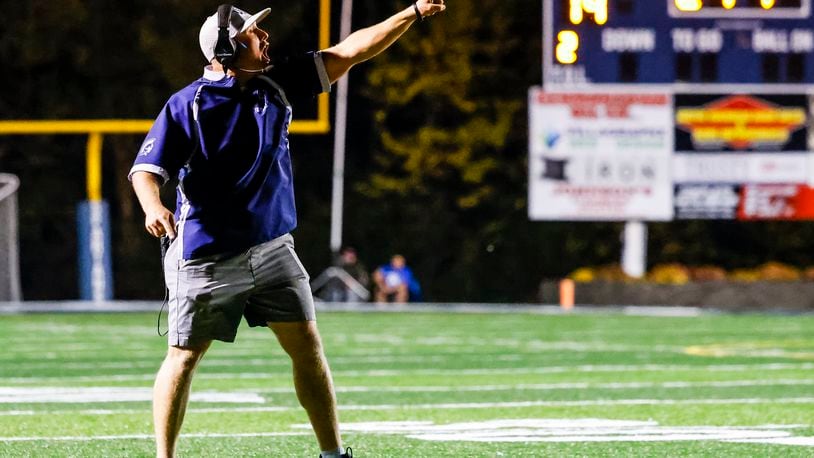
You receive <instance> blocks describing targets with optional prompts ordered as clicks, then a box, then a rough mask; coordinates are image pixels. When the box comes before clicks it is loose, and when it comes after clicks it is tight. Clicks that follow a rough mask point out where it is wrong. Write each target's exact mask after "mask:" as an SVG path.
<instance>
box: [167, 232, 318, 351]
mask: <svg viewBox="0 0 814 458" xmlns="http://www.w3.org/2000/svg"><path fill="white" fill-rule="evenodd" d="M178 246H179V243H177V239H176V241H174V242H173V243H172V244H171V245H170V247H169V249H168V250H167V255H166V257H165V259H164V276H165V280H166V282H167V286H168V289H169V334H168V336H169V345H171V346H179V347H186V346H191V345H196V344H199V343H201V342H204V341H208V340H222V341H225V342H234V340H235V336H236V335H237V328H238V326H239V325H240V318H241V317H246V321H247V322H248V323H249V326H267V325H268V323H269V322H295V321H313V320H315V319H316V314H315V312H314V299H313V296H312V295H311V287H310V285H309V283H308V282H309V277H308V273H307V272H306V271H305V268H304V267H303V266H302V263H301V262H300V260H299V258H298V257H297V254H296V253H295V252H294V238H293V237H292V236H291V235H290V234H286V235H284V236H282V237H278V238H276V239H274V240H271V241H269V242H266V243H263V244H260V245H256V246H253V247H251V248H249V249H248V250H246V251H245V252H243V253H240V254H237V255H229V256H224V255H216V256H207V257H204V258H199V259H190V260H186V259H181V258H180V253H179V248H178Z"/></svg>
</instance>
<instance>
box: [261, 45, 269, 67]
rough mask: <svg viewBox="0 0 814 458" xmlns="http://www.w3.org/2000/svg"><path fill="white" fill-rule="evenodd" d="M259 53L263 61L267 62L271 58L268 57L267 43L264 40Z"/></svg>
mask: <svg viewBox="0 0 814 458" xmlns="http://www.w3.org/2000/svg"><path fill="white" fill-rule="evenodd" d="M260 54H261V55H262V56H263V61H264V62H266V63H269V62H270V61H271V58H270V57H269V44H268V43H267V42H264V43H263V45H262V48H260Z"/></svg>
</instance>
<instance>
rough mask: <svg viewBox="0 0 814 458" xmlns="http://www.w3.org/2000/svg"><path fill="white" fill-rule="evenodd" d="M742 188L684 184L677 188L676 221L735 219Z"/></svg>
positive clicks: (727, 185)
mask: <svg viewBox="0 0 814 458" xmlns="http://www.w3.org/2000/svg"><path fill="white" fill-rule="evenodd" d="M740 201H741V186H740V185H729V184H683V185H676V186H675V199H674V202H675V217H676V219H735V218H737V216H738V206H739V204H740Z"/></svg>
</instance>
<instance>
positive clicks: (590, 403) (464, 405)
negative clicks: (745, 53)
mask: <svg viewBox="0 0 814 458" xmlns="http://www.w3.org/2000/svg"><path fill="white" fill-rule="evenodd" d="M732 404H746V405H752V404H814V397H798V398H718V399H614V400H604V399H599V400H584V401H516V402H461V403H441V404H356V405H353V404H351V405H344V406H340V408H339V411H340V412H343V411H387V410H401V411H407V410H458V409H496V408H524V407H594V406H673V405H679V406H680V405H732ZM292 411H296V412H299V411H302V407H300V406H264V407H234V408H231V407H204V408H197V409H196V408H192V409H187V413H190V412H192V413H253V412H254V413H261V412H292ZM149 413H150V409H149V407H145V408H144V409H119V410H108V409H91V410H44V411H35V410H7V411H0V417H2V416H29V415H48V416H54V415H132V414H145V415H146V414H149Z"/></svg>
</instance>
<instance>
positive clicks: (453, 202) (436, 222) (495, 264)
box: [0, 0, 814, 301]
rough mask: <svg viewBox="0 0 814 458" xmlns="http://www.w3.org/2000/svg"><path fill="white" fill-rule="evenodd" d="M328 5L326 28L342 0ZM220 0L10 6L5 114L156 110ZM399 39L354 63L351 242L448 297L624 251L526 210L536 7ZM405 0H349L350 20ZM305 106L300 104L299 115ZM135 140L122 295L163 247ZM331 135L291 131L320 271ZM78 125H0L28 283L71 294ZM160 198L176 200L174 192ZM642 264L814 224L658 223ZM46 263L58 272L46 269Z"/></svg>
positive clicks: (750, 242) (758, 242)
mask: <svg viewBox="0 0 814 458" xmlns="http://www.w3.org/2000/svg"><path fill="white" fill-rule="evenodd" d="M332 3H333V13H332V14H333V16H334V19H333V27H332V31H333V37H334V38H333V39H334V41H335V40H336V35H337V34H336V32H337V30H338V15H339V2H336V1H334V2H332ZM217 4H218V3H217V2H214V3H209V2H184V1H180V0H142V1H139V2H123V3H122V2H108V1H101V0H87V1H78V0H47V1H46V0H30V1H27V2H23V3H20V2H14V3H12V2H11V1H9V0H0V6H2V7H4V8H5V11H14V20H8V21H6V22H5V23H4V26H3V27H2V28H0V60H2V62H3V64H4V66H5V72H3V73H2V75H0V83H2V84H0V87H2V90H0V111H1V112H2V117H3V118H5V119H26V118H33V119H49V118H69V119H70V118H76V119H83V118H153V117H154V116H155V114H156V113H157V112H158V111H159V110H160V109H161V106H162V105H163V104H164V102H165V101H166V99H167V98H168V97H169V95H170V94H171V93H172V92H174V91H176V90H178V89H180V88H181V87H183V86H185V85H186V84H188V83H189V82H190V81H192V80H193V79H195V78H197V77H198V76H199V75H200V72H201V67H202V65H203V64H204V62H203V59H202V57H201V56H200V51H199V50H198V44H197V34H198V29H199V27H200V24H201V22H202V21H203V19H204V18H205V17H206V15H208V14H210V13H211V12H212V11H214V10H215V8H216V7H217ZM448 4H449V9H448V10H447V12H446V13H445V14H443V15H439V16H437V17H435V18H433V19H432V20H429V21H427V22H424V23H421V24H416V25H415V26H414V27H413V29H412V30H410V31H408V32H407V34H406V35H405V36H404V37H403V39H402V40H400V41H399V42H398V43H397V44H396V45H395V46H394V47H393V48H392V49H390V50H389V51H388V52H386V53H385V54H383V55H381V56H379V57H378V58H376V59H374V60H373V61H372V62H370V63H366V64H363V65H360V66H358V67H357V68H354V69H353V70H352V72H351V99H350V108H351V111H350V131H349V138H348V153H349V156H348V161H347V164H346V178H347V180H346V202H345V204H346V205H345V240H346V242H347V243H349V244H352V245H355V246H356V247H357V249H358V250H359V252H360V256H361V258H362V260H363V261H364V262H365V263H366V264H367V265H368V266H370V267H371V268H373V267H375V266H376V265H378V264H380V263H384V262H386V261H387V259H388V258H389V256H390V255H392V254H393V253H397V252H398V253H402V254H404V255H405V256H406V257H407V259H408V262H409V263H410V264H411V265H412V266H413V268H414V270H415V271H416V273H417V275H418V276H419V278H420V279H421V280H422V283H423V285H424V287H425V290H426V296H427V299H430V300H444V301H533V300H535V298H536V292H537V285H538V283H539V282H540V280H541V279H543V278H555V277H559V276H562V275H565V274H567V273H568V272H570V271H571V270H573V269H575V268H576V267H579V266H586V265H598V264H607V263H612V262H617V260H618V258H619V254H620V241H619V234H620V230H621V225H620V224H591V223H578V224H576V223H537V222H529V221H528V217H527V215H526V199H527V197H526V194H527V185H526V183H527V168H526V157H527V149H528V147H527V131H528V127H527V112H526V111H527V105H526V98H527V91H528V88H529V86H532V85H538V84H539V83H540V80H541V73H540V67H541V59H540V56H541V49H540V45H541V30H540V27H541V26H540V24H541V20H540V2H539V0H538V1H533V2H530V1H528V0H504V1H500V2H498V1H496V0H481V1H475V0H448ZM316 5H317V2H316V0H305V1H301V2H295V3H291V2H288V3H285V2H281V1H279V0H273V1H267V0H266V1H263V0H246V1H242V2H239V4H238V6H240V7H242V8H244V9H247V10H256V9H259V8H261V7H265V6H270V7H271V8H272V15H271V16H270V17H269V19H267V21H266V22H265V23H264V25H266V26H268V28H269V29H270V30H271V33H272V37H271V39H272V43H273V46H274V47H275V50H276V53H278V54H280V53H283V52H284V51H295V52H296V51H303V50H307V49H309V48H311V47H313V46H314V44H315V43H316V41H317V39H316V36H317V30H316V27H315V25H316V14H317V8H316ZM406 6H407V4H406V3H405V2H401V1H398V2H397V1H393V0H357V1H356V2H355V12H354V27H355V28H359V27H362V26H366V25H370V24H372V23H375V22H377V21H380V20H382V19H384V18H386V17H387V16H389V15H390V14H392V13H393V12H394V11H396V10H398V9H401V8H404V7H406ZM297 115H298V116H309V112H308V108H306V109H305V110H304V111H303V110H301V109H300V108H299V107H298V108H297V111H296V113H295V116H297ZM141 139H142V138H141V136H121V137H114V136H108V137H106V140H105V165H104V166H105V169H104V195H105V197H106V199H107V200H108V201H109V203H110V205H111V213H112V217H113V221H112V223H113V234H114V250H115V252H114V259H115V266H114V268H115V272H114V274H115V287H116V297H117V298H122V299H131V298H158V297H161V295H162V293H163V290H162V284H161V280H160V278H161V273H160V266H159V264H158V261H157V251H158V247H157V244H156V242H155V240H152V239H150V238H149V237H148V236H147V235H146V234H145V233H144V231H143V229H142V223H143V216H142V214H141V210H140V209H139V208H138V204H137V202H136V200H135V198H134V196H133V194H132V191H131V189H130V186H129V183H128V182H127V180H126V174H127V171H128V169H129V167H130V164H131V163H132V160H133V157H134V155H135V152H136V150H137V148H138V145H139V144H140V142H141ZM332 140H333V137H332V135H324V136H295V137H294V138H293V139H292V148H293V151H294V165H295V175H296V181H297V202H298V210H299V215H300V225H299V228H298V229H297V231H296V238H297V244H298V252H299V253H300V255H301V257H302V258H303V261H304V263H305V264H306V266H307V267H308V268H309V270H310V271H311V272H312V274H314V275H316V274H317V273H319V271H321V269H323V268H325V267H327V266H328V265H329V264H330V262H331V253H330V252H329V249H328V239H329V222H330V198H331V196H330V182H331V181H330V180H331V154H330V153H331V147H332ZM84 145H85V139H84V138H81V137H76V136H63V137H53V136H51V137H0V171H3V172H12V173H16V174H18V175H20V176H21V178H22V188H21V192H20V196H19V198H20V208H21V238H22V240H21V244H22V247H21V249H22V253H21V254H22V264H23V265H22V271H23V288H24V295H25V296H26V297H27V298H28V299H70V298H75V297H76V296H77V295H78V288H77V285H76V281H77V280H76V277H77V268H76V223H75V212H76V210H75V209H76V204H77V203H78V202H80V201H81V200H83V199H85V190H84V182H85V170H84V166H85V164H84ZM164 192H165V201H166V202H169V203H171V202H173V201H174V191H173V189H172V187H171V186H166V187H165V189H164ZM649 227H650V239H649V262H650V263H651V264H655V263H661V262H672V261H678V262H684V263H688V264H707V263H713V264H719V265H721V266H723V267H730V268H731V267H750V266H754V265H756V264H759V263H762V262H765V261H768V260H778V261H783V262H788V263H792V264H795V265H798V266H806V265H810V264H814V262H812V245H813V244H814V229H812V225H811V224H809V223H737V222H709V221H684V222H674V223H660V224H650V225H649ZM46 273H47V274H46Z"/></svg>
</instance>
